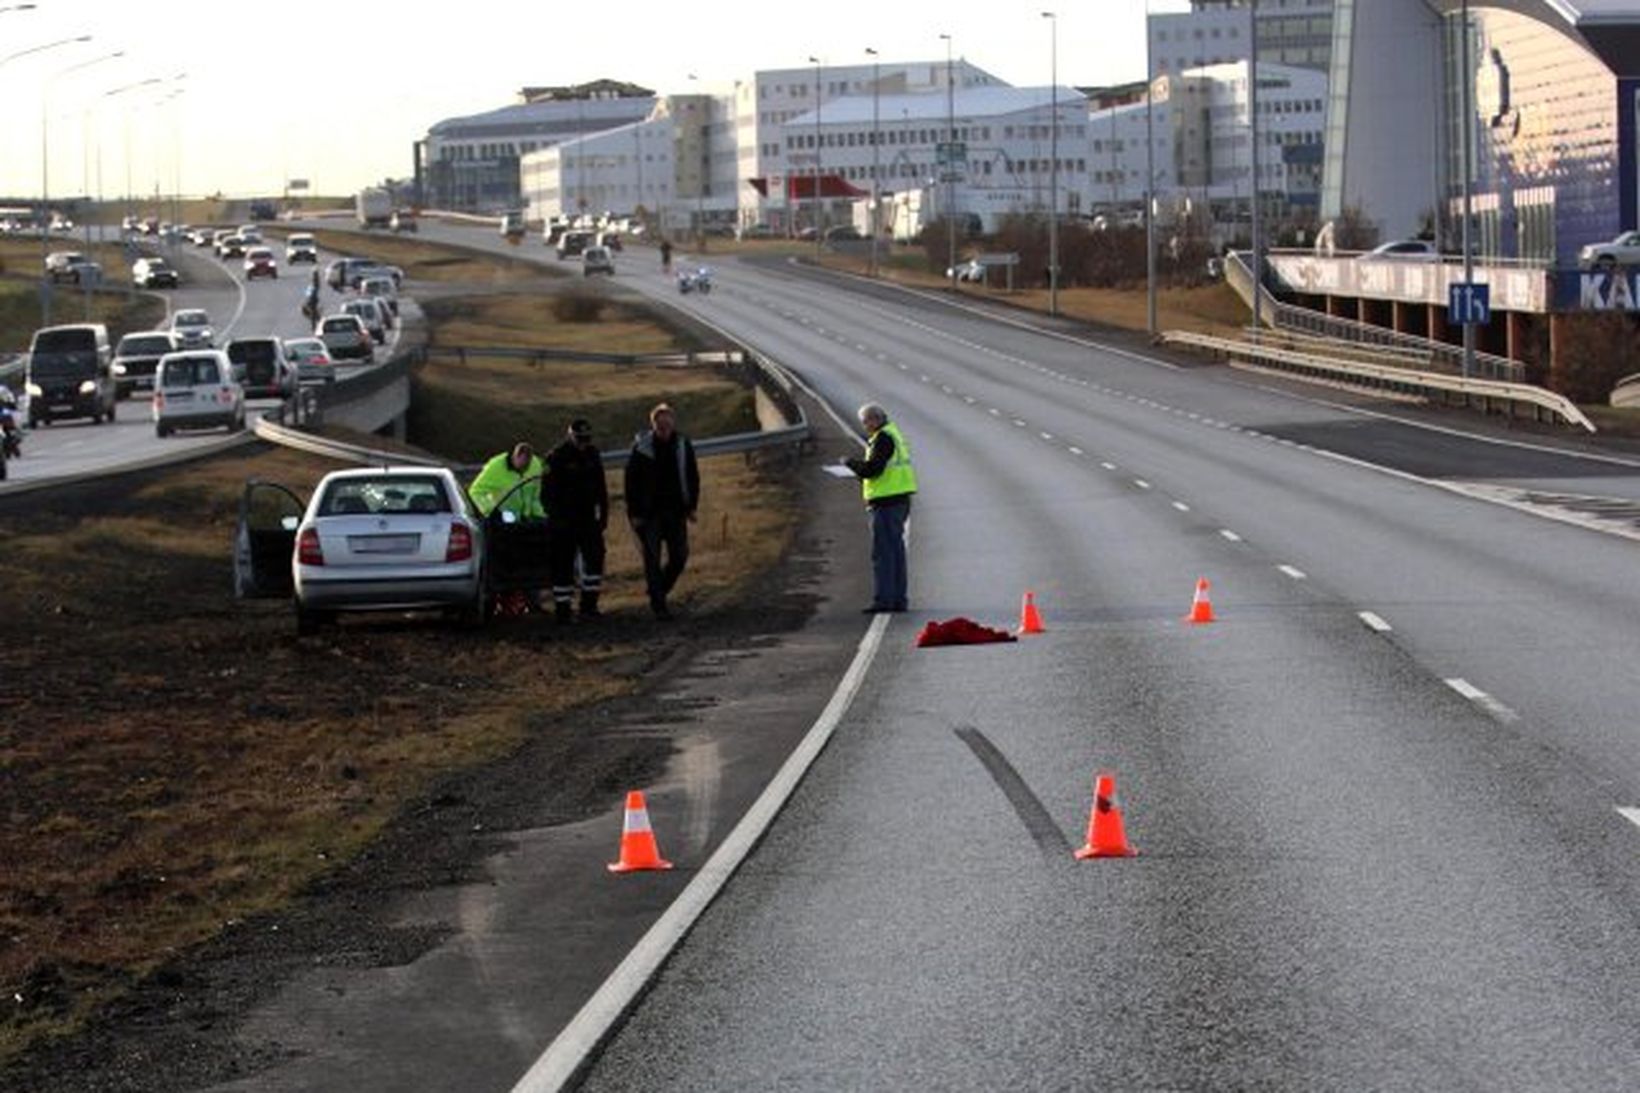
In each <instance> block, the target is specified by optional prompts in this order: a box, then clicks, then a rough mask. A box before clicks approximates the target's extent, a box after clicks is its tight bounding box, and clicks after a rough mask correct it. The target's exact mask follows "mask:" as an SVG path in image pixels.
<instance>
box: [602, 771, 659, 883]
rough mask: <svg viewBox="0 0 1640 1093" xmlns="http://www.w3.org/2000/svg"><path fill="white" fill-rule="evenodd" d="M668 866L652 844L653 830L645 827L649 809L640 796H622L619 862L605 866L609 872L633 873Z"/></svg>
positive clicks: (638, 793) (630, 794) (632, 794)
mask: <svg viewBox="0 0 1640 1093" xmlns="http://www.w3.org/2000/svg"><path fill="white" fill-rule="evenodd" d="M670 868H672V863H671V862H669V861H665V860H663V859H662V858H661V851H660V847H658V846H656V845H655V830H654V828H652V827H650V826H649V809H648V808H647V807H645V806H644V803H643V793H642V791H640V790H636V789H635V790H632V791H631V792H630V793H628V794H627V795H626V820H625V822H624V823H622V825H621V860H620V861H616V862H610V863H609V871H610V872H611V873H635V872H637V871H638V870H641V869H670Z"/></svg>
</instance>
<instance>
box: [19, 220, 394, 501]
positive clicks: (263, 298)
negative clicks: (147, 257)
mask: <svg viewBox="0 0 1640 1093" xmlns="http://www.w3.org/2000/svg"><path fill="white" fill-rule="evenodd" d="M269 245H270V246H272V247H273V248H274V253H275V255H276V256H277V257H278V258H279V267H280V274H281V275H280V276H279V277H278V278H277V279H274V280H269V279H266V278H264V279H262V280H258V281H255V282H250V283H247V282H246V281H245V279H244V272H243V267H242V265H241V262H240V260H239V259H237V258H234V259H227V260H218V259H216V258H214V257H212V256H211V251H210V249H209V248H197V249H196V248H194V247H192V246H190V245H187V244H182V245H179V246H178V247H177V248H176V249H175V250H171V249H169V248H167V249H165V250H164V251H159V252H157V253H165V254H167V255H169V256H170V257H171V258H172V260H173V261H174V262H176V263H177V265H178V268H179V269H180V270H181V271H182V276H183V283H182V287H180V288H177V289H165V290H156V294H158V295H160V296H162V297H163V298H164V299H165V301H166V305H167V310H166V316H167V318H166V321H167V322H168V321H169V316H170V315H171V314H172V313H173V312H175V311H178V310H180V309H183V308H195V307H197V308H204V309H205V311H206V312H207V313H208V314H209V315H210V316H211V318H212V319H213V320H214V321H215V323H216V325H215V327H214V328H213V329H214V331H215V334H216V344H217V346H218V347H221V346H225V345H227V343H228V342H229V341H230V340H232V339H233V338H243V337H255V336H260V335H266V334H272V335H275V336H277V337H281V338H296V337H305V336H308V335H311V334H312V332H313V328H312V326H311V325H309V324H308V323H307V321H306V320H305V319H303V318H302V314H301V300H302V291H303V289H304V288H305V287H306V285H307V283H308V277H309V272H310V267H308V266H307V265H300V266H296V267H294V268H291V267H288V266H286V265H285V262H284V245H283V243H282V242H281V241H280V240H277V239H276V240H273V241H272V242H271V243H270V244H269ZM330 257H331V256H328V255H324V254H321V255H320V260H319V269H320V270H323V268H324V264H325V262H326V261H328V260H329V258H330ZM340 299H341V297H340V296H339V295H338V294H337V293H335V292H334V291H332V290H331V289H330V288H329V287H328V286H327V287H326V288H325V289H324V301H325V305H326V308H327V310H333V309H334V308H335V307H339V306H340V305H339V301H340ZM58 320H59V321H62V322H72V321H74V319H73V317H72V315H67V316H64V315H59V316H58ZM396 336H397V333H396V331H395V332H390V333H389V345H391V344H392V341H391V340H392V339H393V338H395V337H396ZM355 367H356V366H354V365H343V366H340V367H339V368H338V372H337V374H338V375H339V376H340V375H346V374H348V372H349V370H351V369H353V368H355ZM277 405H278V400H276V399H251V400H250V401H249V402H247V404H246V409H247V411H248V412H250V413H252V414H256V413H261V412H263V411H266V410H269V409H272V408H273V407H275V406H277ZM233 439H234V438H230V437H227V436H225V434H224V431H223V430H221V429H209V430H191V431H187V432H181V433H173V434H172V435H171V436H168V437H164V438H161V437H157V436H155V435H154V423H153V417H152V415H151V413H150V410H149V399H148V394H147V393H146V392H138V393H135V394H133V395H132V396H131V397H130V398H128V399H125V400H122V401H121V402H120V403H119V404H118V406H117V407H116V413H115V419H114V421H113V422H111V423H105V424H101V425H94V424H92V423H91V421H89V420H87V419H75V420H72V421H59V422H54V423H53V424H51V425H46V426H41V427H39V428H36V429H32V430H29V431H28V432H27V433H26V435H25V437H24V441H23V458H21V459H18V460H14V461H11V462H9V463H7V465H6V470H7V473H8V477H9V480H10V482H12V483H18V484H21V483H27V482H29V481H32V480H38V479H45V478H58V477H63V476H68V475H79V474H88V473H94V472H97V471H105V470H112V469H114V468H116V467H119V466H121V465H124V464H128V463H134V462H138V461H142V460H148V459H153V458H157V457H163V456H165V455H167V454H172V453H176V452H178V451H183V450H194V449H208V448H213V447H220V446H222V445H223V444H224V443H231V442H233ZM4 488H5V487H4V486H0V490H3V489H4Z"/></svg>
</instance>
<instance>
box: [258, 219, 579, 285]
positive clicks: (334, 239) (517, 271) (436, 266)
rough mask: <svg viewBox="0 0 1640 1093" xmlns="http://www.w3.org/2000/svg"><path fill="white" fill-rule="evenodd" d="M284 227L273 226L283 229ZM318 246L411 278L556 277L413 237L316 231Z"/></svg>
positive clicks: (507, 281) (497, 280)
mask: <svg viewBox="0 0 1640 1093" xmlns="http://www.w3.org/2000/svg"><path fill="white" fill-rule="evenodd" d="M285 230H286V229H283V228H277V229H273V231H274V232H276V233H277V232H283V231H285ZM313 236H314V238H315V239H317V240H318V241H319V245H320V246H321V247H323V248H325V249H326V250H331V251H334V252H336V253H337V254H356V255H360V256H363V257H366V258H374V259H376V260H377V261H380V262H386V263H388V264H389V265H394V266H398V267H400V268H401V269H403V270H404V276H405V278H406V279H407V280H412V281H434V282H443V283H450V282H456V283H461V284H471V285H511V284H521V283H527V282H532V281H541V280H543V279H545V278H549V277H553V276H555V275H554V274H553V273H551V272H548V271H546V270H543V269H542V268H541V267H539V266H535V265H530V264H528V263H526V262H521V261H514V260H512V259H510V258H502V257H497V256H495V255H483V254H478V253H475V252H472V251H465V250H462V249H460V248H458V247H446V246H439V245H438V244H436V243H423V242H421V241H420V240H419V239H417V238H415V237H414V236H404V235H389V234H380V235H378V234H360V233H358V232H336V231H324V230H320V231H316V232H314V233H313Z"/></svg>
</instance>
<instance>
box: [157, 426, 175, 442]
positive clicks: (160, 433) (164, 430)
mask: <svg viewBox="0 0 1640 1093" xmlns="http://www.w3.org/2000/svg"><path fill="white" fill-rule="evenodd" d="M154 435H155V436H157V437H159V438H160V439H161V440H164V439H165V438H166V437H168V436H170V435H171V430H170V427H169V426H166V425H156V426H154Z"/></svg>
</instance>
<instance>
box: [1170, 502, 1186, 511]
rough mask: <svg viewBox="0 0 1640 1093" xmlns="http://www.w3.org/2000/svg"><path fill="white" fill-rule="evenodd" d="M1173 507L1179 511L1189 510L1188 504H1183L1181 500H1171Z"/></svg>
mask: <svg viewBox="0 0 1640 1093" xmlns="http://www.w3.org/2000/svg"><path fill="white" fill-rule="evenodd" d="M1173 507H1174V508H1176V509H1178V510H1179V511H1180V512H1189V511H1190V506H1189V505H1187V504H1185V503H1184V502H1183V501H1175V502H1173Z"/></svg>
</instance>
